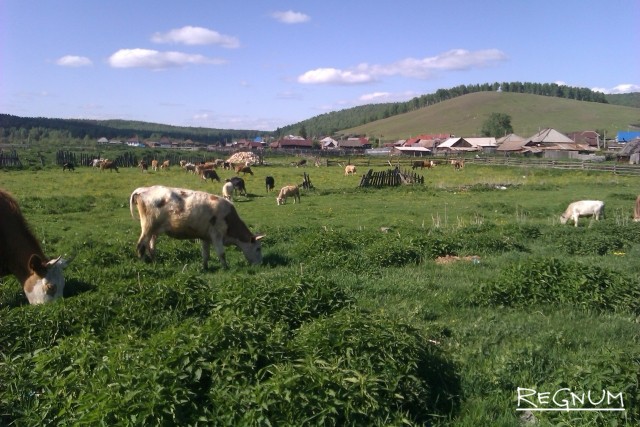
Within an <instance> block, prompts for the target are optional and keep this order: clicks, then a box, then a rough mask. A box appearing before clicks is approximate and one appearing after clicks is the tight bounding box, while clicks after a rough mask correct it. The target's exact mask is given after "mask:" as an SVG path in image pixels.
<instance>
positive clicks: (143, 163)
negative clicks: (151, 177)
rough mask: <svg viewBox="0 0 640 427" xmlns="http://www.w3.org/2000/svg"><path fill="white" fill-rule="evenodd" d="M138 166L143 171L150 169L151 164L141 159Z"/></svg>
mask: <svg viewBox="0 0 640 427" xmlns="http://www.w3.org/2000/svg"><path fill="white" fill-rule="evenodd" d="M138 167H139V168H140V169H142V172H146V171H148V170H149V164H148V163H147V162H146V161H145V160H140V162H138Z"/></svg>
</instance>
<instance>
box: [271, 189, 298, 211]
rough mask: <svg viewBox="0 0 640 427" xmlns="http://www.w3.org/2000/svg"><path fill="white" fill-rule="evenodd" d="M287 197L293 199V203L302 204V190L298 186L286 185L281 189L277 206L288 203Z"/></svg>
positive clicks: (277, 198)
mask: <svg viewBox="0 0 640 427" xmlns="http://www.w3.org/2000/svg"><path fill="white" fill-rule="evenodd" d="M287 197H293V203H294V204H295V203H296V200H297V201H298V203H300V189H299V188H298V186H297V185H286V186H284V187H282V188H281V189H280V194H278V197H276V204H277V205H278V206H280V205H284V204H285V203H287Z"/></svg>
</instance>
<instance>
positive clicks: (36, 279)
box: [24, 254, 67, 304]
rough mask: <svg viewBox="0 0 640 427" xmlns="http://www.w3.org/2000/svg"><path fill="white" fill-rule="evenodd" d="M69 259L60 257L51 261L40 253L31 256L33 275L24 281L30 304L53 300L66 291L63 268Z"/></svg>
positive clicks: (30, 264)
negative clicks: (46, 259)
mask: <svg viewBox="0 0 640 427" xmlns="http://www.w3.org/2000/svg"><path fill="white" fill-rule="evenodd" d="M66 266H67V261H65V260H64V259H62V257H58V258H55V259H52V260H49V261H45V260H43V259H42V258H41V257H40V256H38V255H35V254H34V255H31V258H29V270H30V271H31V275H30V276H29V277H28V278H27V280H26V281H25V282H24V292H25V294H26V295H27V299H28V300H29V303H30V304H43V303H47V302H51V301H53V300H55V299H56V298H59V297H61V296H62V292H63V291H64V275H63V274H62V270H63V269H64V268H65V267H66Z"/></svg>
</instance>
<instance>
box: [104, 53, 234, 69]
mask: <svg viewBox="0 0 640 427" xmlns="http://www.w3.org/2000/svg"><path fill="white" fill-rule="evenodd" d="M225 62H226V61H224V60H222V59H215V58H207V57H206V56H203V55H197V54H188V53H183V52H159V51H157V50H151V49H120V50H119V51H117V52H116V53H114V54H113V55H111V56H110V57H109V65H111V66H112V67H114V68H151V69H156V70H160V69H164V68H171V67H182V66H185V65H189V64H193V65H200V64H214V65H218V64H224V63H225Z"/></svg>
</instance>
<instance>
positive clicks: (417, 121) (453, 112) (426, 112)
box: [341, 92, 640, 140]
mask: <svg viewBox="0 0 640 427" xmlns="http://www.w3.org/2000/svg"><path fill="white" fill-rule="evenodd" d="M496 112H497V113H506V114H508V115H510V116H511V124H512V126H513V129H514V132H515V133H517V134H519V135H521V136H523V137H528V136H531V135H533V134H534V133H536V132H537V131H538V130H539V129H540V128H546V127H551V128H555V129H557V130H559V131H560V132H565V133H568V132H573V131H577V130H587V129H605V130H606V131H607V135H609V136H610V135H613V134H614V133H615V132H617V131H618V130H621V129H627V127H628V126H629V125H630V124H633V123H638V122H639V121H640V109H638V108H632V107H622V106H617V105H607V104H597V103H594V102H580V101H573V100H569V99H561V98H552V97H546V96H539V95H529V94H517V93H497V92H479V93H472V94H469V95H465V96H462V97H459V98H455V99H452V100H449V101H446V102H442V103H439V104H436V105H433V106H430V107H426V108H422V109H420V110H416V111H412V112H409V113H406V114H401V115H398V116H394V117H390V118H387V119H383V120H378V121H376V122H372V123H368V124H366V125H363V126H358V127H355V128H351V129H345V130H343V131H341V133H344V134H364V135H369V136H370V137H376V138H377V137H380V135H382V139H383V140H393V139H403V138H409V137H410V136H416V135H419V134H425V133H451V134H454V135H458V136H480V130H481V129H482V125H483V123H484V121H485V120H486V119H487V118H488V116H489V115H490V114H491V113H496Z"/></svg>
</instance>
